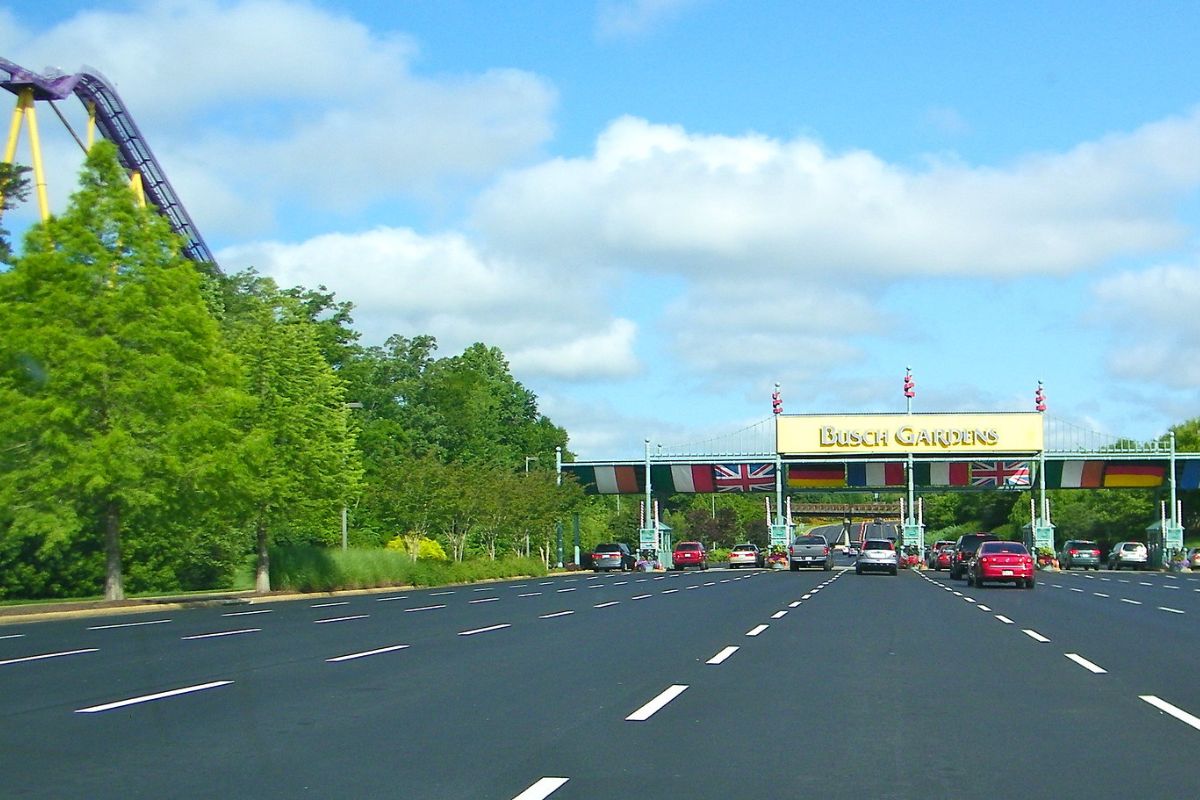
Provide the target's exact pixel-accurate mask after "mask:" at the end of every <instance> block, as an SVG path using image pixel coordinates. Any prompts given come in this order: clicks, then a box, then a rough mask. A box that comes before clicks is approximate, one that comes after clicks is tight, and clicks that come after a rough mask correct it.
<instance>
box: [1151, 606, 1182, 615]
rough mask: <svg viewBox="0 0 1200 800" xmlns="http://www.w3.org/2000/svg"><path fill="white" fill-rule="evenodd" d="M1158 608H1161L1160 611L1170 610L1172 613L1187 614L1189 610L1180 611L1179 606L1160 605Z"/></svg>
mask: <svg viewBox="0 0 1200 800" xmlns="http://www.w3.org/2000/svg"><path fill="white" fill-rule="evenodd" d="M1158 610H1159V611H1170V612H1171V613H1172V614H1185V613H1187V612H1185V611H1180V610H1179V609H1178V608H1167V607H1166V606H1159V607H1158Z"/></svg>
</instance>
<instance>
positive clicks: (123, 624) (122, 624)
mask: <svg viewBox="0 0 1200 800" xmlns="http://www.w3.org/2000/svg"><path fill="white" fill-rule="evenodd" d="M170 621H171V620H169V619H151V620H146V621H144V622H118V623H115V624H112V625H93V626H91V627H90V628H88V630H89V631H106V630H109V629H111V628H137V627H139V626H142V625H162V624H163V623H166V622H170Z"/></svg>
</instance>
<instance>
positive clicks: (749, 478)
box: [713, 464, 775, 492]
mask: <svg viewBox="0 0 1200 800" xmlns="http://www.w3.org/2000/svg"><path fill="white" fill-rule="evenodd" d="M713 483H714V484H715V486H716V490H717V491H718V492H770V491H773V490H774V489H775V465H774V464H714V465H713Z"/></svg>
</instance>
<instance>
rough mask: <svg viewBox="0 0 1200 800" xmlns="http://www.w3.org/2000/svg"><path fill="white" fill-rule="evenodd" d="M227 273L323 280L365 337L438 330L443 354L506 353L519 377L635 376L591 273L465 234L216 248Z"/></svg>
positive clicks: (306, 282) (385, 231) (384, 234)
mask: <svg viewBox="0 0 1200 800" xmlns="http://www.w3.org/2000/svg"><path fill="white" fill-rule="evenodd" d="M218 261H219V262H220V263H221V264H222V265H223V266H224V268H225V269H226V270H232V271H238V270H241V269H245V268H249V267H254V268H255V269H257V270H258V272H260V273H261V274H263V275H268V276H271V277H272V278H274V279H275V280H276V282H277V283H279V285H281V286H284V287H289V286H305V287H308V288H316V287H317V286H319V285H324V286H326V287H328V288H329V289H330V290H332V291H333V292H334V293H335V294H336V295H337V296H338V298H339V299H341V300H348V301H350V302H352V303H354V306H355V312H354V318H355V328H356V329H357V330H359V331H361V332H362V333H363V335H364V339H365V340H366V341H367V342H368V343H373V344H374V343H380V342H382V341H383V340H384V339H385V338H387V336H389V335H391V334H393V333H399V334H402V335H406V336H412V335H416V334H432V335H433V336H436V337H437V339H438V344H439V347H440V348H441V350H442V351H443V352H447V353H450V352H458V351H461V350H462V349H463V348H464V347H466V346H468V345H470V344H471V343H473V342H476V341H482V342H485V343H487V344H489V345H495V346H497V347H499V348H500V349H501V350H503V351H504V352H505V354H506V355H507V356H508V358H509V361H510V363H511V364H512V365H513V368H514V370H519V372H520V375H521V378H522V379H523V380H524V379H526V378H527V377H549V378H567V379H580V378H588V379H596V378H621V377H628V376H630V375H632V374H635V373H636V372H637V371H638V370H639V369H640V365H639V362H638V360H637V357H636V356H635V355H634V352H633V347H634V343H635V333H636V326H635V325H634V324H633V323H632V322H630V321H629V320H626V319H620V318H615V319H614V318H612V317H610V316H609V315H608V314H607V312H606V311H605V310H604V309H603V308H599V307H597V304H596V303H595V301H594V298H595V296H596V295H597V294H599V293H600V287H598V286H596V285H595V284H594V283H593V282H592V280H591V279H590V278H588V277H587V276H567V275H563V274H561V273H560V272H559V271H557V270H554V269H550V268H545V267H541V266H538V265H531V264H518V263H516V262H513V261H509V260H506V259H503V258H500V257H496V256H493V255H489V254H486V253H483V252H480V251H479V250H478V249H477V248H476V247H475V246H474V245H473V244H472V243H471V242H469V241H468V240H467V239H466V238H464V237H463V236H461V235H459V234H454V233H447V234H439V235H433V236H423V235H420V234H418V233H415V232H413V231H411V230H407V229H395V228H378V229H375V230H372V231H366V232H363V233H357V234H329V235H324V236H319V237H316V238H314V239H310V240H308V241H306V242H302V243H300V244H294V245H292V244H283V243H279V242H264V243H258V244H252V245H245V246H240V247H231V248H227V249H226V250H224V251H222V252H220V253H219V254H218Z"/></svg>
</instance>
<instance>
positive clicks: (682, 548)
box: [675, 542, 700, 550]
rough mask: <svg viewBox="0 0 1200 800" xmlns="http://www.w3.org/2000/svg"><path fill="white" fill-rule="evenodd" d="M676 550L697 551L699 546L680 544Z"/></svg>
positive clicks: (694, 543) (695, 543)
mask: <svg viewBox="0 0 1200 800" xmlns="http://www.w3.org/2000/svg"><path fill="white" fill-rule="evenodd" d="M675 549H676V550H699V549H700V545H699V544H698V543H697V542H682V543H680V545H679V546H678V547H676V548H675Z"/></svg>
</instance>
